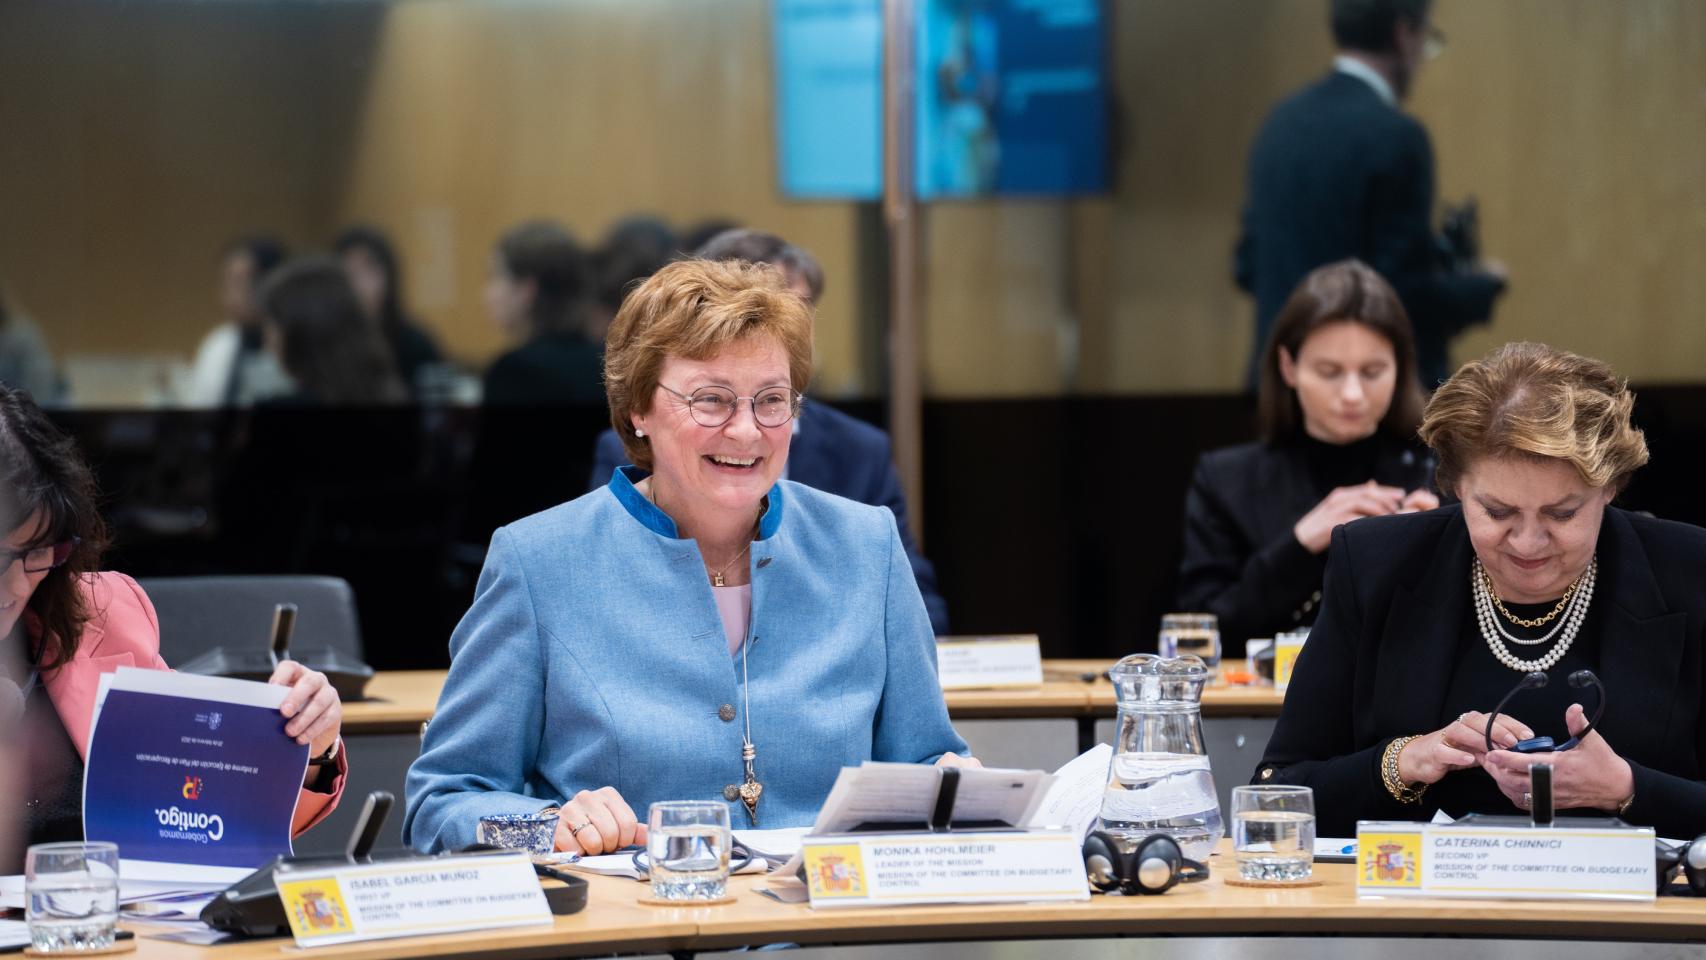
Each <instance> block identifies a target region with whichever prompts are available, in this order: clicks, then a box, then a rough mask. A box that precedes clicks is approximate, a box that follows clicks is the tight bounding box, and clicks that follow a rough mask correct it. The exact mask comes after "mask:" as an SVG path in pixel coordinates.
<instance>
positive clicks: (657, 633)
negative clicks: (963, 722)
mask: <svg viewBox="0 0 1706 960" xmlns="http://www.w3.org/2000/svg"><path fill="white" fill-rule="evenodd" d="M631 469H632V468H623V469H622V470H618V471H617V472H616V474H615V475H614V476H612V477H611V479H610V484H609V486H606V487H603V488H601V489H598V490H595V491H593V492H591V493H589V494H587V495H586V496H584V497H581V498H579V499H577V500H574V501H571V502H569V503H565V504H562V505H560V506H557V507H554V508H552V509H550V510H547V511H545V512H543V513H539V514H535V515H534V516H531V517H528V518H526V519H523V520H520V521H517V522H516V523H513V524H510V525H509V526H506V527H503V528H501V529H499V530H498V531H497V532H496V533H494V534H493V535H492V544H491V548H490V550H489V551H488V553H487V554H486V565H485V569H484V570H482V571H481V573H480V582H479V586H478V587H477V588H476V590H475V594H474V604H473V606H472V607H470V608H469V609H468V613H467V614H466V615H465V616H464V617H463V618H462V622H461V623H460V624H459V625H458V626H457V628H456V632H455V633H454V634H453V635H452V636H451V638H450V656H451V664H450V677H449V680H448V681H447V682H446V683H445V686H444V692H443V694H442V695H441V696H440V697H439V701H438V711H437V713H436V715H435V716H434V718H433V721H432V724H431V726H429V727H428V729H427V733H426V737H425V739H424V742H423V743H422V745H421V755H420V757H419V759H417V760H416V761H415V762H414V765H413V766H411V767H410V768H409V776H408V781H407V787H406V794H407V809H406V811H405V815H404V821H403V839H404V841H405V842H407V843H409V844H410V845H412V846H414V847H415V848H417V849H419V850H422V851H428V852H431V851H437V850H444V849H454V848H457V847H461V846H464V845H466V844H470V843H473V842H474V840H475V828H476V825H477V824H478V822H479V819H480V817H482V816H487V815H491V814H499V813H526V812H532V811H536V810H538V809H540V808H541V807H544V806H546V805H547V804H551V803H559V802H561V801H564V800H566V799H568V798H571V797H573V796H574V795H575V793H576V792H578V791H580V790H590V789H597V788H599V787H603V786H613V787H615V788H616V789H617V791H619V792H620V793H621V794H622V796H623V798H624V799H626V800H627V801H628V803H629V805H630V806H632V807H633V808H634V812H635V814H636V815H637V816H639V817H640V819H641V820H642V821H644V819H645V816H646V808H647V806H648V805H649V804H651V803H652V802H653V801H656V800H718V801H724V802H728V803H729V818H730V823H731V824H733V825H735V826H737V827H738V826H745V825H747V819H746V813H745V810H744V808H743V807H742V805H741V804H740V802H739V801H738V800H735V801H733V802H729V801H728V800H727V799H726V797H725V795H724V790H725V788H726V787H727V786H729V785H737V786H738V785H739V784H740V783H741V782H742V780H743V776H744V775H743V766H742V763H741V732H742V729H743V725H744V722H745V719H746V718H745V716H744V713H745V705H744V698H743V697H742V696H741V685H740V679H741V678H740V659H739V657H738V655H737V656H736V657H732V658H731V657H730V656H729V651H728V645H727V642H726V641H725V639H724V636H723V626H722V620H721V619H720V618H719V617H718V614H717V605H716V601H715V599H713V597H712V594H711V585H710V582H709V580H708V578H707V577H706V575H705V567H704V563H703V562H702V560H701V559H700V555H699V548H698V545H697V544H696V543H695V542H694V541H692V540H686V539H680V538H678V537H677V536H676V530H675V524H674V523H673V522H672V521H671V520H670V519H669V517H668V516H666V515H665V514H664V513H663V512H662V511H660V510H658V509H657V508H656V507H655V506H653V505H652V503H651V501H649V500H647V499H646V498H645V497H644V496H643V495H641V494H640V493H639V492H638V491H637V490H635V489H634V486H633V482H632V480H631V479H630V478H629V476H628V474H627V471H628V470H631ZM747 562H748V564H749V565H750V569H751V573H752V626H751V629H750V630H749V632H748V634H747V639H746V644H747V648H748V654H747V659H748V669H749V670H750V674H751V680H750V683H751V701H752V740H753V743H754V745H755V746H756V747H757V750H758V757H757V774H758V779H759V780H760V781H761V782H762V783H763V784H764V795H763V798H762V799H761V800H760V801H759V806H758V813H759V826H761V827H792V826H805V825H809V824H810V823H811V822H812V820H813V818H814V817H815V816H816V815H817V811H818V808H819V807H820V806H821V805H822V804H823V801H824V798H825V797H827V796H828V795H829V788H830V786H831V785H832V784H833V783H834V782H835V777H836V774H837V773H838V772H839V771H840V769H841V768H842V767H844V766H848V765H855V766H856V765H858V764H859V763H861V762H863V761H865V760H891V761H902V762H916V763H929V762H933V761H934V760H935V759H936V758H937V757H939V756H941V755H942V754H943V753H946V752H950V751H952V752H964V751H965V742H964V741H963V740H961V739H960V737H959V735H958V734H957V733H955V732H954V728H953V726H952V725H951V724H950V723H949V722H948V711H947V707H946V705H945V704H944V703H943V700H942V691H941V687H940V685H939V684H938V683H937V680H936V650H935V640H934V637H933V635H932V632H931V629H930V621H929V618H928V617H927V616H926V615H925V612H924V602H923V600H922V599H921V598H920V597H919V593H918V585H917V582H916V581H915V580H914V579H913V575H912V567H911V566H910V565H909V564H908V563H907V559H906V552H905V550H903V549H902V547H901V541H900V537H899V535H898V534H897V532H896V529H895V523H894V518H893V516H892V515H891V514H890V513H889V512H888V511H887V510H884V509H881V508H879V507H871V506H866V505H864V504H860V503H855V502H853V501H851V500H844V499H842V498H840V497H837V496H834V495H831V494H827V493H823V492H820V491H818V490H814V489H812V488H810V487H805V486H802V485H800V484H797V483H792V482H790V481H786V480H784V481H782V482H780V483H778V484H777V485H776V486H775V487H774V488H773V489H772V490H771V491H770V494H769V500H768V507H767V509H766V510H765V513H764V516H763V517H761V518H760V520H759V539H757V540H756V541H754V542H753V545H752V550H751V552H750V554H749V555H748V559H747ZM725 706H728V707H730V708H732V710H733V717H734V718H733V719H732V720H724V719H722V718H721V716H720V712H721V713H722V714H724V715H726V714H727V713H728V712H729V711H725V710H723V708H724V707H725Z"/></svg>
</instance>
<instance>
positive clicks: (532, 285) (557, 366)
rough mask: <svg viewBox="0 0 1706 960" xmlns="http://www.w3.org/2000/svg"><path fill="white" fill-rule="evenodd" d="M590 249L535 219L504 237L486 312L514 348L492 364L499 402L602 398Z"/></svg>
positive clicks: (492, 400)
mask: <svg viewBox="0 0 1706 960" xmlns="http://www.w3.org/2000/svg"><path fill="white" fill-rule="evenodd" d="M590 287H591V274H590V272H589V270H588V265H587V258H586V254H585V253H583V252H582V251H581V247H580V244H578V243H576V242H575V238H574V236H573V235H572V234H570V233H569V231H568V230H567V229H566V228H564V227H563V226H562V225H560V224H558V223H555V222H552V221H549V220H534V221H530V222H528V223H523V224H521V225H520V226H517V227H515V228H513V229H511V230H510V231H508V232H507V233H505V234H504V235H503V236H502V237H499V238H498V244H497V248H496V249H495V250H493V251H492V267H491V278H490V279H489V280H487V281H486V293H485V299H486V312H487V313H488V314H489V315H490V316H491V318H492V322H494V323H496V324H497V325H498V327H499V329H501V330H502V331H503V332H504V334H505V336H507V337H508V338H509V339H510V340H511V341H514V342H515V343H516V346H515V348H514V349H512V350H510V351H509V352H508V353H505V354H504V355H502V356H500V357H498V358H497V360H495V361H493V362H492V365H491V367H490V368H488V369H487V370H486V378H485V390H484V394H485V402H486V403H487V404H488V405H492V406H551V405H559V404H602V403H603V402H604V385H603V383H602V382H601V381H600V377H601V376H602V373H601V370H600V366H601V363H602V361H601V360H600V354H599V348H598V345H597V344H596V343H594V342H593V341H592V340H590V339H588V337H587V335H586V332H585V322H586V306H587V300H588V296H589V293H590Z"/></svg>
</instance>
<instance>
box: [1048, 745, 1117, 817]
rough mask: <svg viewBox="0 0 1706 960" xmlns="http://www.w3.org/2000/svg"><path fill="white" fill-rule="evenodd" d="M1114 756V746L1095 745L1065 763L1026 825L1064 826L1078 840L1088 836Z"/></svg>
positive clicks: (1100, 809) (1099, 809)
mask: <svg viewBox="0 0 1706 960" xmlns="http://www.w3.org/2000/svg"><path fill="white" fill-rule="evenodd" d="M1113 757H1114V747H1113V744H1109V743H1098V744H1096V745H1095V746H1093V747H1091V748H1090V749H1088V750H1086V751H1084V752H1083V753H1081V754H1079V755H1078V756H1076V757H1073V758H1072V759H1071V760H1068V761H1067V762H1066V763H1065V764H1063V765H1062V766H1061V768H1060V769H1059V770H1056V771H1055V772H1054V783H1053V784H1052V785H1051V786H1050V787H1049V788H1048V792H1047V793H1045V794H1043V799H1042V802H1041V803H1039V804H1038V805H1037V810H1036V812H1035V813H1033V814H1031V819H1030V820H1029V821H1028V822H1027V823H1026V826H1028V827H1032V828H1037V827H1066V828H1067V829H1069V830H1072V831H1074V833H1075V834H1076V835H1077V836H1078V837H1080V838H1082V837H1084V836H1086V835H1088V834H1089V833H1090V830H1091V828H1092V827H1094V826H1095V825H1096V818H1097V817H1098V816H1099V815H1100V814H1101V812H1102V796H1103V794H1104V793H1106V792H1107V787H1108V764H1109V762H1110V761H1112V760H1113Z"/></svg>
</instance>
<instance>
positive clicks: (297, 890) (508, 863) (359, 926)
mask: <svg viewBox="0 0 1706 960" xmlns="http://www.w3.org/2000/svg"><path fill="white" fill-rule="evenodd" d="M273 882H274V884H275V885H276V886H277V887H278V895H279V898H280V899H281V900H283V901H284V913H285V916H286V917H288V918H289V920H290V932H291V933H292V934H294V935H295V937H296V945H297V946H299V947H318V946H324V945H327V944H333V943H348V942H350V941H352V940H381V939H385V938H387V937H411V936H416V935H418V934H427V933H454V932H457V931H460V930H483V929H486V928H489V927H521V926H527V925H529V924H543V923H550V922H551V908H550V906H549V905H548V904H547V903H546V902H545V892H544V891H543V890H542V889H541V888H540V886H539V878H538V877H537V876H536V875H535V874H534V873H533V864H532V863H531V862H530V861H529V860H528V859H527V855H526V854H524V853H519V852H517V853H502V854H481V855H476V856H467V857H446V858H435V859H423V860H399V861H392V862H386V863H374V864H361V865H356V864H350V865H348V866H340V867H328V868H318V869H308V870H279V871H278V872H277V873H275V874H274V876H273Z"/></svg>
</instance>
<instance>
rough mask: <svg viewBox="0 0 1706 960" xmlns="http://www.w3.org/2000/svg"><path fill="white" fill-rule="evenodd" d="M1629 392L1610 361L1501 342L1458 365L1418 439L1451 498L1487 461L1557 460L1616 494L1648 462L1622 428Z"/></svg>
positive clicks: (1642, 443)
mask: <svg viewBox="0 0 1706 960" xmlns="http://www.w3.org/2000/svg"><path fill="white" fill-rule="evenodd" d="M1634 407H1635V395H1634V394H1633V393H1631V392H1630V391H1629V385H1628V384H1627V383H1626V382H1625V381H1623V380H1621V379H1619V378H1618V376H1617V375H1616V374H1615V373H1613V372H1612V370H1611V367H1610V365H1609V364H1606V363H1605V362H1603V361H1600V360H1594V359H1592V358H1590V357H1583V356H1578V355H1576V354H1573V353H1567V352H1565V351H1563V350H1556V349H1554V348H1552V347H1549V346H1546V345H1545V344H1543V343H1507V344H1505V345H1504V346H1502V347H1500V348H1498V349H1497V350H1494V351H1493V352H1492V353H1489V354H1488V355H1487V356H1486V357H1484V358H1482V359H1481V360H1478V361H1475V362H1472V363H1466V364H1464V365H1463V367H1462V368H1461V369H1459V370H1458V371H1457V373H1456V374H1454V375H1453V376H1452V377H1451V379H1449V380H1447V381H1446V382H1445V383H1443V384H1441V385H1440V388H1439V389H1438V390H1436V391H1435V392H1434V395H1433V398H1432V399H1431V400H1429V401H1428V406H1427V409H1426V410H1425V411H1423V414H1422V427H1421V435H1422V440H1423V441H1424V442H1426V443H1427V445H1428V446H1429V447H1432V448H1433V451H1434V454H1435V455H1436V456H1437V457H1438V458H1439V465H1438V467H1437V468H1436V469H1435V474H1434V475H1435V480H1436V481H1437V482H1438V484H1439V488H1440V489H1441V490H1443V491H1447V492H1451V493H1455V492H1456V489H1457V482H1458V480H1460V479H1461V478H1462V476H1463V471H1464V470H1466V469H1468V467H1469V465H1470V464H1471V463H1473V462H1474V461H1476V460H1480V459H1483V458H1486V457H1510V456H1518V457H1530V458H1544V459H1550V460H1562V461H1564V462H1566V463H1568V464H1569V465H1570V466H1572V467H1575V468H1576V472H1577V473H1578V474H1580V475H1581V478H1582V480H1583V481H1584V482H1586V483H1587V484H1588V485H1589V486H1591V487H1596V488H1599V487H1611V488H1612V489H1614V490H1622V489H1623V487H1624V486H1625V485H1626V484H1627V483H1628V482H1629V478H1630V477H1631V476H1632V475H1633V474H1634V473H1635V471H1636V470H1637V469H1639V468H1640V466H1641V465H1642V464H1644V463H1646V462H1647V441H1646V438H1645V437H1643V436H1642V434H1641V431H1640V430H1638V429H1636V428H1635V427H1634V426H1633V425H1632V424H1631V423H1630V422H1629V415H1630V412H1631V411H1632V410H1633V409H1634Z"/></svg>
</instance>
